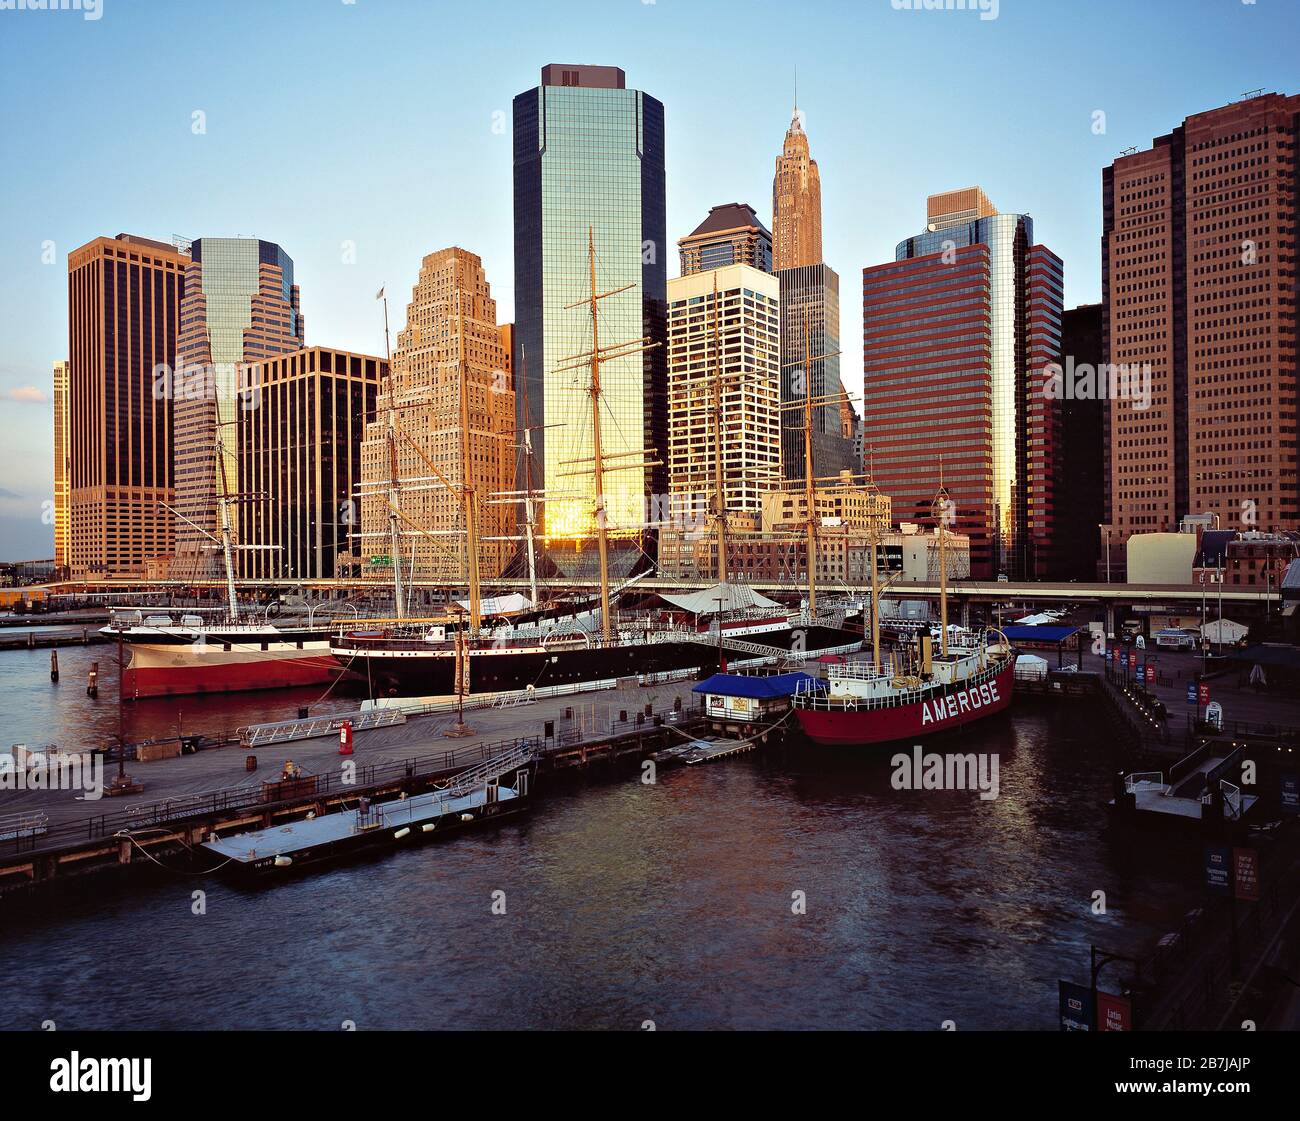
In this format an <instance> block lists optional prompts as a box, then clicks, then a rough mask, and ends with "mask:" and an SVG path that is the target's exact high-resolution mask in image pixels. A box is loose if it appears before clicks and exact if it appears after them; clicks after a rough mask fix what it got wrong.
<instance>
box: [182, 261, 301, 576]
mask: <svg viewBox="0 0 1300 1121" xmlns="http://www.w3.org/2000/svg"><path fill="white" fill-rule="evenodd" d="M303 338H304V335H303V320H302V315H301V314H300V312H299V308H298V286H297V285H296V284H294V282H293V260H292V259H291V258H290V257H289V255H288V254H287V253H285V251H284V250H283V249H281V248H280V247H279V246H278V245H275V244H273V243H272V242H269V241H259V240H257V239H255V238H227V237H216V238H213V237H209V238H201V239H199V240H197V241H195V242H193V243H192V244H191V247H190V261H189V264H188V266H187V267H186V270H185V299H184V303H183V304H182V306H181V321H180V328H179V331H178V333H177V339H176V363H177V370H176V376H175V379H174V383H175V384H174V387H173V395H174V397H175V399H176V404H175V425H176V440H175V449H176V460H175V471H176V510H177V513H178V515H179V517H178V518H177V519H176V552H177V558H178V560H177V564H178V566H179V568H178V571H179V573H180V574H181V575H182V576H184V575H186V574H192V575H200V574H205V573H208V572H210V571H211V570H212V569H213V567H214V565H215V562H216V554H215V553H214V552H213V550H212V549H211V547H210V546H211V541H210V539H209V537H208V536H207V535H214V536H215V534H216V532H217V528H218V518H217V496H218V494H220V493H223V492H224V493H227V494H230V495H235V494H238V493H239V491H240V480H239V473H238V467H237V449H236V446H235V440H236V427H237V421H238V412H239V410H241V409H243V410H249V409H254V408H257V407H258V404H259V401H258V399H257V397H256V395H253V394H245V395H241V394H240V378H239V366H240V364H241V363H245V362H256V361H259V360H261V359H264V358H271V357H273V356H275V355H277V354H284V353H286V352H287V351H292V350H298V349H300V348H301V347H302V345H303ZM218 440H220V441H221V445H222V447H223V448H224V449H225V451H226V453H227V454H226V456H225V457H224V459H223V460H222V461H219V460H218V458H217V442H218Z"/></svg>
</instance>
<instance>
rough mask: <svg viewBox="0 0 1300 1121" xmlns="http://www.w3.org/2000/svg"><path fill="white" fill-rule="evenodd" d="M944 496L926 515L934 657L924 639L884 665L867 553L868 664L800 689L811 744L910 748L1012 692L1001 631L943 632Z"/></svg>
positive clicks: (798, 702) (843, 668) (838, 670)
mask: <svg viewBox="0 0 1300 1121" xmlns="http://www.w3.org/2000/svg"><path fill="white" fill-rule="evenodd" d="M948 509H949V500H948V492H947V491H946V490H945V489H944V487H943V485H942V483H941V484H940V487H939V492H938V494H937V495H936V496H935V499H934V503H933V504H932V507H931V510H932V513H933V515H934V519H935V536H936V551H937V553H938V569H939V571H938V578H939V651H938V653H937V654H936V653H935V650H934V639H933V638H932V636H931V635H930V634H929V632H928V631H926V632H922V633H921V634H919V635H917V637H916V640H915V646H914V647H910V648H904V649H903V650H902V651H901V652H900V654H899V655H897V656H895V657H894V658H891V659H888V660H886V661H883V662H882V661H881V655H880V635H879V619H878V612H879V606H878V601H877V597H878V590H879V582H878V579H877V577H876V571H875V567H876V556H875V553H876V549H875V540H878V538H877V539H873V545H872V550H871V551H872V558H871V566H872V604H871V610H872V661H869V662H867V661H861V660H854V661H849V662H846V663H844V664H842V665H833V666H829V667H827V669H826V673H825V677H824V679H820V680H810V681H805V682H802V683H801V684H800V686H799V691H798V692H797V693H796V694H795V697H794V705H795V715H796V718H797V719H798V721H799V724H800V725H801V726H802V728H803V730H804V732H805V733H806V734H807V735H808V737H809V738H810V739H812V740H813V741H814V742H816V743H820V744H827V745H831V746H837V747H868V746H871V745H873V744H881V743H893V742H895V741H899V740H911V739H915V738H917V737H920V736H926V735H930V734H932V733H934V732H941V731H946V730H948V729H950V728H957V727H961V726H962V725H965V724H969V723H972V722H973V721H976V720H982V719H985V718H986V717H989V716H992V715H994V714H996V713H998V712H1001V711H1003V710H1004V709H1005V708H1006V707H1007V706H1008V705H1010V703H1011V699H1012V694H1013V691H1014V689H1015V652H1014V651H1013V650H1012V647H1011V644H1010V643H1009V642H1008V641H1007V638H1006V636H1005V635H1004V634H1003V633H1002V632H1001V631H999V630H996V629H993V628H989V629H987V630H963V631H961V632H959V633H957V634H955V635H950V633H949V630H948V560H947V548H946V533H947V521H948Z"/></svg>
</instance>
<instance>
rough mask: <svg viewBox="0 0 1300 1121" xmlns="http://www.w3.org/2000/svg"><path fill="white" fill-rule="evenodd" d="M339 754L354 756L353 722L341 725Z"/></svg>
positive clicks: (349, 721)
mask: <svg viewBox="0 0 1300 1121" xmlns="http://www.w3.org/2000/svg"><path fill="white" fill-rule="evenodd" d="M339 754H340V755H351V754H352V721H351V720H345V721H343V723H342V724H341V725H339Z"/></svg>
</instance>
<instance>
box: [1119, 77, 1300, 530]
mask: <svg viewBox="0 0 1300 1121" xmlns="http://www.w3.org/2000/svg"><path fill="white" fill-rule="evenodd" d="M1298 148H1300V95H1292V96H1282V95H1279V94H1275V93H1269V94H1264V95H1261V96H1257V97H1250V98H1247V99H1246V100H1243V101H1239V102H1236V103H1235V104H1232V105H1228V106H1225V107H1223V108H1219V109H1213V110H1210V111H1209V112H1205V113H1198V114H1195V115H1194V116H1191V117H1188V118H1187V119H1186V120H1185V121H1184V122H1183V123H1182V124H1181V125H1180V126H1179V127H1178V128H1176V129H1175V130H1174V131H1173V132H1172V133H1170V134H1168V135H1166V136H1161V137H1157V138H1156V139H1155V140H1154V141H1153V142H1152V145H1151V147H1150V148H1148V149H1146V150H1145V151H1141V152H1133V153H1132V154H1126V155H1123V156H1121V157H1120V158H1119V159H1117V160H1116V161H1115V162H1114V163H1113V164H1112V165H1111V166H1110V167H1107V168H1105V169H1104V170H1103V172H1102V195H1103V215H1102V300H1103V305H1104V337H1105V342H1104V346H1105V359H1106V362H1107V363H1109V364H1110V366H1111V367H1112V369H1111V370H1110V371H1109V372H1110V373H1111V375H1112V380H1113V381H1114V382H1116V383H1117V384H1118V385H1119V387H1120V390H1121V391H1120V392H1119V393H1116V394H1114V395H1112V396H1111V398H1110V417H1109V421H1110V447H1109V454H1110V464H1109V486H1108V493H1107V507H1108V514H1109V524H1108V528H1107V534H1108V536H1109V538H1110V539H1111V541H1112V542H1113V543H1114V544H1115V545H1116V546H1122V543H1123V542H1124V541H1126V540H1127V539H1128V538H1129V537H1130V536H1131V535H1132V534H1135V533H1145V532H1152V531H1159V530H1174V529H1177V527H1178V526H1179V525H1180V523H1181V522H1182V519H1183V517H1184V516H1186V515H1188V514H1191V515H1199V514H1209V515H1213V517H1214V518H1215V519H1217V520H1218V521H1219V523H1220V524H1221V525H1222V527H1223V528H1224V529H1225V530H1227V529H1239V530H1244V531H1250V530H1261V531H1262V530H1288V529H1297V528H1300V492H1297V482H1296V478H1297V467H1298V464H1297V447H1296V414H1297V369H1296V303H1297V293H1296V249H1297V237H1298V233H1297V231H1298V230H1300V210H1298V209H1297V195H1298V194H1300V180H1298V178H1297V163H1296V161H1297V149H1298ZM1126 386H1127V388H1128V392H1124V391H1123V390H1124V388H1125V387H1126ZM1121 551H1122V550H1121Z"/></svg>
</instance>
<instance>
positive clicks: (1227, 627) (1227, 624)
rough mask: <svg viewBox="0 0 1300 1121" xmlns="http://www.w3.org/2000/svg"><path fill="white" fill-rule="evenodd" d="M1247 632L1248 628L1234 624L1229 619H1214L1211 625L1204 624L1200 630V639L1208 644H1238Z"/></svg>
mask: <svg viewBox="0 0 1300 1121" xmlns="http://www.w3.org/2000/svg"><path fill="white" fill-rule="evenodd" d="M1248 630H1250V628H1249V627H1245V626H1242V624H1240V623H1234V622H1233V621H1232V620H1231V619H1216V620H1215V621H1214V622H1213V623H1206V624H1205V626H1203V627H1202V628H1201V637H1202V638H1205V639H1209V641H1210V642H1213V643H1216V644H1219V645H1224V644H1226V643H1229V642H1240V641H1241V639H1242V638H1243V637H1244V636H1245V634H1246V632H1247V631H1248Z"/></svg>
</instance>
